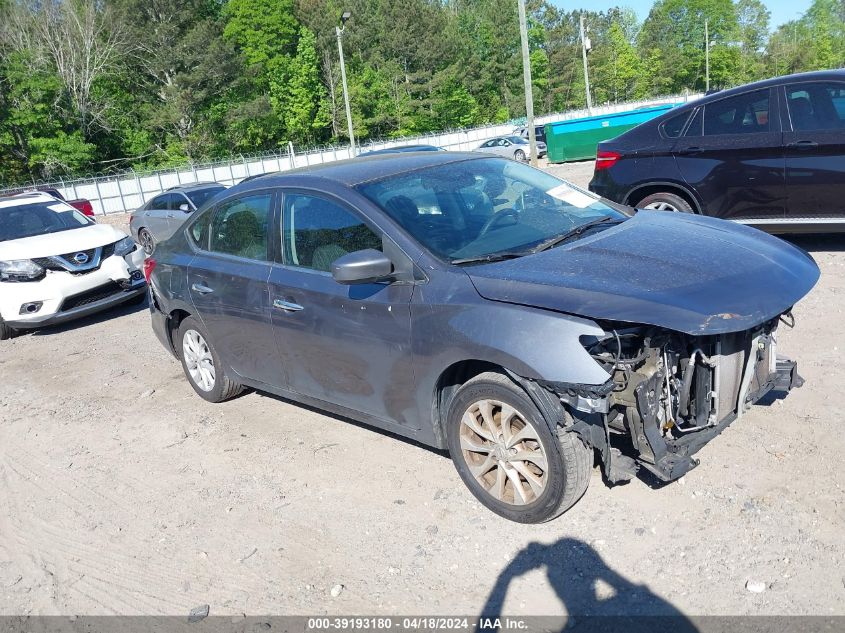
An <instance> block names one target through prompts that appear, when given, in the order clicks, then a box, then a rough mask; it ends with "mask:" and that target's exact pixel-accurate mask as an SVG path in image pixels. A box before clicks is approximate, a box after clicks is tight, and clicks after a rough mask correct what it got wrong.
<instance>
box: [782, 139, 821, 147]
mask: <svg viewBox="0 0 845 633" xmlns="http://www.w3.org/2000/svg"><path fill="white" fill-rule="evenodd" d="M818 146H819V144H818V143H816V142H815V141H795V142H794V143H789V144H788V145H787V147H794V148H795V149H813V148H814V147H818Z"/></svg>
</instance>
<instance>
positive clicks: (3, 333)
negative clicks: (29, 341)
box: [0, 319, 15, 341]
mask: <svg viewBox="0 0 845 633" xmlns="http://www.w3.org/2000/svg"><path fill="white" fill-rule="evenodd" d="M14 335H15V330H13V329H12V328H10V327H9V326H8V325H6V322H5V321H4V320H3V319H0V341H5V340H7V339H10V338H12V337H13V336H14Z"/></svg>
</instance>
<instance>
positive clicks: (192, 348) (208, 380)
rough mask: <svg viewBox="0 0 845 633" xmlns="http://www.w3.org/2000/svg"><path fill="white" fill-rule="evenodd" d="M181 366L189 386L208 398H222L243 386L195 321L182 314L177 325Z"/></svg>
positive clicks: (231, 396)
mask: <svg viewBox="0 0 845 633" xmlns="http://www.w3.org/2000/svg"><path fill="white" fill-rule="evenodd" d="M178 340H179V341H180V342H181V349H180V351H181V353H180V356H181V357H182V369H184V370H185V376H186V377H187V378H188V382H189V383H191V387H193V388H194V391H196V392H197V393H198V394H199V395H200V397H201V398H203V399H205V400H208V401H209V402H223V401H224V400H228V399H229V398H233V397H235V396H236V395H238V394H239V393H240V392H241V391H243V387H241V386H240V385H239V384H237V383H236V382H234V381H233V380H231V379H230V378H229V376H228V375H227V374H226V369H225V368H224V367H223V363H221V362H220V357H219V356H218V355H217V352H216V351H214V347H213V346H212V345H211V343H210V342H209V340H208V334H207V333H206V332H205V330H204V329H203V327H202V326H201V325H200V324H199V321H197V320H196V319H194V318H193V317H187V318H185V319H184V320H183V321H182V323H181V324H180V325H179V339H178Z"/></svg>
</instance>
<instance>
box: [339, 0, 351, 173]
mask: <svg viewBox="0 0 845 633" xmlns="http://www.w3.org/2000/svg"><path fill="white" fill-rule="evenodd" d="M351 17H352V14H351V13H350V12H349V11H344V12H343V15H342V16H340V26H336V27H334V30H335V32H336V33H337V53H338V55H339V56H340V80H341V83H342V84H343V101H344V104H345V105H346V125H347V126H348V130H349V151H350V153H351V154H352V156H353V157H354V156H355V134H354V133H353V131H352V108H350V107H349V89H348V88H347V87H346V64H345V63H344V62H343V31H344V30H345V29H346V21H347V20H348V19H349V18H351Z"/></svg>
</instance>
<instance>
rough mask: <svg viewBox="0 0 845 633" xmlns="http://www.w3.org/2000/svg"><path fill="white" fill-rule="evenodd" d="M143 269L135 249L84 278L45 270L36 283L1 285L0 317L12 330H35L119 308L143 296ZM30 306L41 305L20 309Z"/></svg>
mask: <svg viewBox="0 0 845 633" xmlns="http://www.w3.org/2000/svg"><path fill="white" fill-rule="evenodd" d="M143 265H144V252H143V251H142V250H141V249H139V248H136V249H135V250H134V251H133V252H132V253H129V254H128V255H126V256H125V257H119V256H117V255H112V256H111V257H108V258H106V259H104V260H103V261H102V263H101V264H100V267H99V268H97V269H96V270H92V271H91V272H87V273H84V274H75V275H74V274H71V273H69V272H66V271H56V270H48V271H46V274H45V276H44V278H43V279H41V280H39V281H24V282H2V283H0V317H2V319H3V321H5V322H6V324H7V325H8V326H10V327H12V328H18V329H25V328H37V327H43V326H46V325H54V324H56V323H62V322H64V321H69V320H71V319H76V318H79V317H82V316H85V315H88V314H91V313H93V312H98V311H100V310H105V309H106V308H110V307H112V306H115V305H119V304H121V303H123V302H124V301H128V300H130V299H132V298H134V297H137V296H139V295H142V294H144V292H146V282H145V281H144V276H143V273H142V272H141V269H142V267H143ZM33 303H35V304H37V303H40V304H41V305H40V307H39V308H38V309H37V310H36V311H34V312H27V311H26V309H25V308H24V306H26V305H28V304H33ZM22 312H23V313H22Z"/></svg>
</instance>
